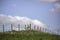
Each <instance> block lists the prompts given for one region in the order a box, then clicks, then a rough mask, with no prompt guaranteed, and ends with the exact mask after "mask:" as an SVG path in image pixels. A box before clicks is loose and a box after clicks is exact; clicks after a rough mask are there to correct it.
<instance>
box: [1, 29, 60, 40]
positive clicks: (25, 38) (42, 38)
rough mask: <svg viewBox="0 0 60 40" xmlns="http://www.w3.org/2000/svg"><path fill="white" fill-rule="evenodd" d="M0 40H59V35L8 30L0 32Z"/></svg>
mask: <svg viewBox="0 0 60 40" xmlns="http://www.w3.org/2000/svg"><path fill="white" fill-rule="evenodd" d="M0 40H60V35H55V34H48V33H44V32H40V31H33V30H26V31H14V30H13V31H9V32H4V33H2V32H0Z"/></svg>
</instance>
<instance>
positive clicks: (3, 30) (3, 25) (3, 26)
mask: <svg viewBox="0 0 60 40" xmlns="http://www.w3.org/2000/svg"><path fill="white" fill-rule="evenodd" d="M3 32H4V24H3Z"/></svg>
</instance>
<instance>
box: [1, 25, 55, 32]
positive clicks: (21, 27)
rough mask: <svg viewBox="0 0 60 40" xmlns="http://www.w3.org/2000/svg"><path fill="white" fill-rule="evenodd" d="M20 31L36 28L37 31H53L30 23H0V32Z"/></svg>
mask: <svg viewBox="0 0 60 40" xmlns="http://www.w3.org/2000/svg"><path fill="white" fill-rule="evenodd" d="M12 30H15V31H21V30H37V31H43V32H48V33H54V32H53V31H52V30H49V29H46V28H42V27H39V26H36V25H34V26H32V24H28V25H20V24H15V25H14V24H8V25H6V24H0V32H6V31H12Z"/></svg>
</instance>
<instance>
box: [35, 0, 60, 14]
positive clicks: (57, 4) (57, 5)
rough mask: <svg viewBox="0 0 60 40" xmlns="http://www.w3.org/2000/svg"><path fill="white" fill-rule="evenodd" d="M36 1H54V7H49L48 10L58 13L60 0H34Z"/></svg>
mask: <svg viewBox="0 0 60 40" xmlns="http://www.w3.org/2000/svg"><path fill="white" fill-rule="evenodd" d="M36 1H39V2H47V3H50V2H54V3H55V4H54V8H52V9H49V11H50V12H57V13H60V0H36Z"/></svg>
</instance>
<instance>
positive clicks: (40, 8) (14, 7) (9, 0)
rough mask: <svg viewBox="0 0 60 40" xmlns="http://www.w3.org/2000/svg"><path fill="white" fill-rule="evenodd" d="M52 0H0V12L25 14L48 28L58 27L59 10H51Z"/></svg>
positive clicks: (14, 14) (16, 14) (59, 19)
mask: <svg viewBox="0 0 60 40" xmlns="http://www.w3.org/2000/svg"><path fill="white" fill-rule="evenodd" d="M54 4H55V3H54V2H38V1H34V0H0V14H5V15H12V16H26V17H29V18H32V19H37V20H39V21H42V22H43V23H44V24H46V25H47V26H48V27H49V28H52V29H59V28H60V18H59V17H60V12H51V11H49V9H51V8H54Z"/></svg>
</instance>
